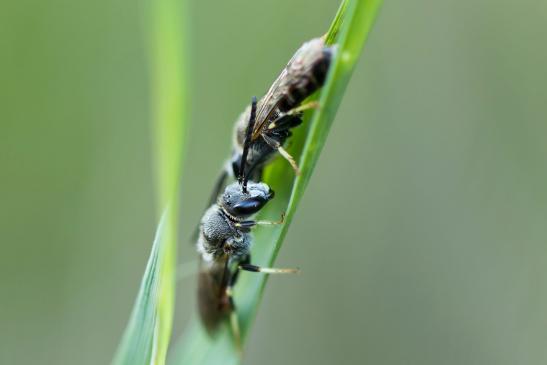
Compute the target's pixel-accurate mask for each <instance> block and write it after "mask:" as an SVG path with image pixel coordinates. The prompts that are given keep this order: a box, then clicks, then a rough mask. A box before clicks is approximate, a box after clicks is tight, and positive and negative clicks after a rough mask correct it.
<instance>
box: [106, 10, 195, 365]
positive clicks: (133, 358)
mask: <svg viewBox="0 0 547 365" xmlns="http://www.w3.org/2000/svg"><path fill="white" fill-rule="evenodd" d="M185 5H186V0H156V1H153V2H151V3H150V4H149V9H148V10H149V11H148V14H150V22H149V23H150V28H149V29H150V33H149V36H150V39H149V46H150V47H149V50H150V63H151V85H152V98H153V100H152V105H153V109H154V118H153V120H154V128H153V129H154V133H155V155H156V177H157V188H158V192H157V195H158V210H159V211H161V210H163V209H165V207H167V206H168V208H167V209H165V211H164V213H163V215H162V217H161V221H160V224H159V225H158V228H157V232H156V238H155V240H154V243H153V245H152V252H151V254H150V258H149V260H148V264H147V267H146V270H145V273H144V276H143V278H142V282H141V288H140V290H139V293H138V295H137V299H136V302H135V305H134V308H133V312H132V314H131V317H130V319H129V324H128V326H127V328H126V330H125V333H124V336H123V339H122V341H121V343H120V346H119V348H118V351H117V353H116V355H115V357H114V360H113V362H112V363H113V365H122V364H124V365H140V364H142V365H147V364H157V365H163V364H165V359H166V354H167V348H168V345H169V340H170V337H171V331H172V324H173V311H174V298H175V266H176V248H177V240H176V237H177V226H178V215H179V207H178V203H179V182H180V175H181V168H182V151H183V142H184V134H185V121H186V118H185V117H186V115H187V114H188V112H187V106H188V101H187V89H186V84H185V80H186V74H185V70H186V67H185V64H184V61H185V59H186V58H185V57H184V49H183V46H184V44H186V42H185V38H184V36H185V34H186V32H185V29H184V27H185V25H186V24H187V22H186V19H185V14H186V12H185V11H184V10H185V9H184V7H185Z"/></svg>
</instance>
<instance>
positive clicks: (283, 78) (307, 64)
mask: <svg viewBox="0 0 547 365" xmlns="http://www.w3.org/2000/svg"><path fill="white" fill-rule="evenodd" d="M324 48H325V40H324V39H323V38H322V37H321V38H314V39H312V40H310V41H308V42H306V43H304V44H303V45H302V46H301V47H300V48H299V49H298V50H297V51H296V52H295V54H294V55H293V56H292V58H291V59H290V60H289V62H288V63H287V66H285V68H284V69H283V71H281V74H279V76H278V77H277V79H276V80H275V81H274V83H273V84H272V86H271V87H270V89H269V90H268V92H267V93H266V95H264V97H263V98H262V99H260V101H259V102H258V110H257V113H256V123H255V125H254V128H253V134H252V139H253V140H255V139H257V138H258V136H259V135H260V132H261V131H262V129H264V128H265V127H266V125H267V124H268V122H269V121H271V117H272V115H274V113H275V112H276V111H277V110H278V109H279V105H280V103H281V102H282V101H284V100H286V98H287V97H289V95H288V94H289V93H288V92H289V91H290V90H291V89H293V87H294V86H297V85H298V83H299V82H300V81H301V79H302V76H304V75H309V74H310V72H311V69H312V68H313V67H314V65H315V63H316V62H317V60H318V59H320V58H321V57H323V53H322V52H323V49H324ZM283 111H286V110H283Z"/></svg>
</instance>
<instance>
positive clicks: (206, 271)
mask: <svg viewBox="0 0 547 365" xmlns="http://www.w3.org/2000/svg"><path fill="white" fill-rule="evenodd" d="M229 275H230V273H229V269H228V267H227V265H226V259H225V260H224V261H221V262H218V263H215V264H213V265H212V266H209V265H207V264H205V263H204V262H203V261H202V260H200V268H199V276H198V309H199V314H200V317H201V319H202V321H203V323H204V324H205V328H206V329H207V331H209V332H213V331H214V330H215V329H216V328H217V327H218V325H219V324H220V323H221V322H222V320H223V319H224V318H225V317H226V315H227V314H228V313H229V312H230V310H231V303H230V302H229V299H228V296H227V293H226V287H227V283H228V281H229Z"/></svg>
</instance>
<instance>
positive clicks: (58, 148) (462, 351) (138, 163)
mask: <svg viewBox="0 0 547 365" xmlns="http://www.w3.org/2000/svg"><path fill="white" fill-rule="evenodd" d="M337 6H338V2H336V1H326V0H321V1H319V0H305V1H304V0H302V1H298V2H297V1H288V0H283V1H280V0H277V1H275V2H274V1H270V2H251V1H239V0H237V1H230V2H216V1H211V0H207V1H199V2H198V1H193V3H192V6H191V10H192V15H191V17H190V18H191V20H192V24H191V25H190V26H191V29H192V34H191V35H190V37H191V39H192V44H191V45H190V47H191V52H190V54H191V65H192V69H191V74H192V79H191V94H192V100H191V105H192V117H191V120H192V125H191V126H190V132H189V145H188V147H189V148H188V154H187V156H186V157H185V159H186V166H185V167H186V171H185V176H184V182H183V211H184V214H183V218H184V219H183V222H182V223H181V224H182V230H183V240H182V243H181V250H180V261H181V262H189V261H192V260H194V259H195V257H196V255H195V253H194V252H193V248H192V247H191V245H190V244H187V243H186V242H185V241H187V239H186V237H188V236H190V231H191V229H193V227H194V224H195V222H197V220H198V219H199V216H200V214H201V212H202V209H203V205H204V203H205V201H206V200H207V197H208V194H209V192H210V189H211V187H212V184H213V180H214V177H215V176H216V174H217V172H218V169H219V168H220V166H221V164H222V162H223V159H224V157H225V156H227V155H228V152H229V149H230V133H231V128H232V123H233V121H234V119H235V117H236V116H237V115H238V113H239V112H240V111H241V110H242V108H243V106H244V105H245V104H246V103H248V101H249V98H250V96H252V95H255V94H258V95H260V94H262V93H263V92H265V91H266V89H267V87H268V86H269V84H270V83H271V82H272V81H273V79H274V78H275V76H276V75H277V73H278V72H279V71H280V70H281V67H282V66H283V65H284V64H285V62H286V61H287V60H288V58H289V57H290V56H291V54H292V52H293V51H294V50H295V49H296V48H297V47H298V46H299V45H300V44H301V43H302V42H303V41H305V40H307V39H309V38H312V37H315V36H318V35H320V34H322V33H323V32H324V31H325V30H326V29H327V27H328V25H329V24H330V21H331V18H332V17H333V15H334V13H335V11H336V8H337ZM148 19H149V18H148V15H147V14H146V6H145V4H144V3H143V2H140V1H139V2H132V1H127V0H116V1H106V0H98V1H68V0H50V1H47V2H41V1H36V0H30V1H15V0H4V1H2V3H1V4H0V47H1V50H2V51H1V58H0V83H1V86H0V100H1V101H0V105H1V108H0V118H1V119H0V127H1V129H0V163H1V165H0V244H1V254H0V286H1V294H0V363H2V364H35V363H40V364H106V363H109V361H110V359H111V357H112V355H113V353H114V350H115V348H116V346H117V344H118V342H119V339H120V337H121V334H122V331H123V329H124V327H125V325H126V323H127V319H128V317H129V312H130V309H131V308H132V305H133V301H134V298H135V296H136V293H137V289H138V285H139V281H140V278H141V275H142V273H143V271H144V266H145V262H146V259H147V256H148V253H149V249H150V245H151V242H152V237H153V232H154V228H155V224H156V219H155V212H154V207H155V201H154V186H153V184H154V178H153V176H152V171H153V167H152V166H151V164H152V158H151V140H152V138H151V132H150V131H151V128H150V116H151V110H150V109H151V107H150V105H149V97H150V79H149V67H148V62H149V58H148V56H147V46H146V39H147V37H148V36H147V31H148V28H147V25H146V21H147V20H148ZM546 22H547V3H546V2H544V1H532V0H527V1H521V2H512V1H494V0H483V1H478V2H461V1H456V0H451V1H449V0H445V1H434V0H419V1H413V2H409V1H403V0H399V1H387V2H386V3H385V4H384V7H383V9H382V11H381V14H380V17H379V19H378V21H377V23H376V26H375V28H374V29H373V31H372V34H371V37H370V40H369V42H368V44H367V46H366V50H365V53H364V54H363V56H362V58H361V61H360V63H359V65H358V67H357V69H356V71H355V74H354V77H353V79H352V81H351V83H350V85H349V88H348V90H347V93H346V97H345V99H344V101H343V103H342V105H341V109H340V111H339V113H338V117H337V120H336V122H335V125H334V128H333V129H332V132H331V135H330V136H329V141H328V143H327V145H326V148H325V150H324V153H323V155H322V157H321V159H320V161H319V165H318V167H317V170H316V173H315V175H314V177H313V179H312V181H311V183H310V186H309V188H308V191H307V192H306V195H305V198H304V200H303V201H302V204H301V208H300V209H299V211H298V213H297V215H296V217H295V220H294V223H293V224H292V226H291V228H290V230H289V234H288V237H287V241H286V244H285V245H284V246H283V249H282V251H281V255H280V257H279V258H278V261H277V262H278V265H279V266H299V267H300V268H301V269H302V271H303V274H302V275H300V276H298V277H296V278H287V277H283V278H281V277H276V278H273V279H272V280H270V281H269V285H268V288H267V290H266V294H265V296H264V301H263V305H262V307H261V308H260V311H259V315H258V318H257V322H256V324H255V327H254V330H253V331H252V337H251V340H250V341H249V343H248V363H255V364H256V363H260V364H278V363H288V364H296V363H303V364H311V363H314V364H332V363H343V364H355V363H363V364H420V365H423V364H496V365H499V364H541V363H546V362H547V346H546V343H547V242H546V238H547V192H546V186H547V166H546V161H547V144H546V143H545V140H546V137H547V118H546V117H547V103H546V92H545V91H544V90H545V85H547V68H546V66H545V65H546V64H547V47H546V45H545V44H546V43H545V40H546V39H547V27H546V26H545V24H546ZM179 284H180V285H179V295H178V299H177V316H176V324H175V326H176V334H175V337H176V336H177V334H178V333H180V332H181V331H183V329H184V325H185V323H186V321H187V320H188V317H189V316H190V315H191V312H192V311H193V310H194V300H195V296H194V291H195V285H194V280H193V278H187V279H184V280H182V281H181V282H180V283H179Z"/></svg>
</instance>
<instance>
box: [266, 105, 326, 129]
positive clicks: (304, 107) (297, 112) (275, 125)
mask: <svg viewBox="0 0 547 365" xmlns="http://www.w3.org/2000/svg"><path fill="white" fill-rule="evenodd" d="M310 109H319V103H318V102H317V101H310V102H308V103H306V104H302V105H300V106H297V107H296V108H292V109H291V110H289V111H288V112H286V113H281V114H279V116H278V117H277V118H276V119H274V120H273V121H272V122H271V123H270V124H269V125H268V129H270V130H271V129H278V128H280V127H281V126H282V124H283V122H284V121H286V120H287V119H286V117H287V116H300V115H301V114H302V112H304V111H306V110H310ZM300 122H301V121H300ZM298 124H300V123H298Z"/></svg>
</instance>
